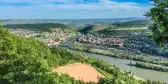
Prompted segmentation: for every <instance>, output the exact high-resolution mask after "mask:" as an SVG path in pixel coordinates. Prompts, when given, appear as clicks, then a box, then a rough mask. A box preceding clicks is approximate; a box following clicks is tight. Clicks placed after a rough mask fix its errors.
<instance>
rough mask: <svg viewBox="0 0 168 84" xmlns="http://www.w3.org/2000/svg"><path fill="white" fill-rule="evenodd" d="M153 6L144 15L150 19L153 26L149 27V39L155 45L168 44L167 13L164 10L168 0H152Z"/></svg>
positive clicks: (167, 5)
mask: <svg viewBox="0 0 168 84" xmlns="http://www.w3.org/2000/svg"><path fill="white" fill-rule="evenodd" d="M152 1H154V6H153V7H152V8H151V9H150V11H149V12H147V13H146V14H145V16H146V17H149V18H151V20H152V21H153V24H152V25H151V26H150V27H149V29H150V30H151V38H152V39H153V40H154V41H155V42H156V43H157V44H164V43H168V13H166V11H165V8H167V7H168V0H152Z"/></svg>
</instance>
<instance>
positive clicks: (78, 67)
mask: <svg viewBox="0 0 168 84" xmlns="http://www.w3.org/2000/svg"><path fill="white" fill-rule="evenodd" d="M52 70H53V71H54V72H58V73H60V74H68V75H70V76H71V77H74V78H75V79H76V80H83V81H84V82H98V80H99V78H104V76H103V75H102V74H101V73H99V72H98V71H97V70H96V69H95V68H93V67H92V66H91V65H89V64H81V63H76V64H71V65H67V66H62V67H58V68H52Z"/></svg>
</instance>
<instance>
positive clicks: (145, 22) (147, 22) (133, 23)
mask: <svg viewBox="0 0 168 84" xmlns="http://www.w3.org/2000/svg"><path fill="white" fill-rule="evenodd" d="M150 24H152V21H151V20H135V21H127V22H121V23H114V24H113V25H115V26H116V27H148V26H150Z"/></svg>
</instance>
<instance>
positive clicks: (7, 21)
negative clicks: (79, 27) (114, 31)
mask: <svg viewBox="0 0 168 84" xmlns="http://www.w3.org/2000/svg"><path fill="white" fill-rule="evenodd" d="M131 20H148V19H147V18H136V17H128V18H103V19H2V20H0V21H2V22H3V24H4V25H5V24H34V23H65V24H68V23H72V22H76V23H80V22H82V23H88V22H105V23H106V22H107V23H115V22H123V21H131Z"/></svg>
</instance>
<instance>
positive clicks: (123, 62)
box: [60, 37, 168, 83]
mask: <svg viewBox="0 0 168 84" xmlns="http://www.w3.org/2000/svg"><path fill="white" fill-rule="evenodd" d="M76 38H78V37H76ZM76 38H74V39H76ZM74 39H71V40H69V41H67V43H65V44H63V45H61V46H60V47H61V48H65V49H67V51H69V52H75V53H84V54H85V55H87V56H88V57H92V58H99V59H101V60H103V61H107V62H109V63H110V64H111V65H115V66H116V67H118V68H119V69H120V70H122V71H124V70H126V71H131V72H132V73H133V74H135V75H136V76H138V77H141V78H143V79H149V80H151V81H161V82H166V83H168V73H167V72H159V71H154V70H147V69H142V68H137V67H134V66H129V65H128V64H129V63H130V61H129V60H127V59H118V58H113V57H108V56H104V55H99V54H94V53H88V52H81V51H75V50H71V49H69V48H68V45H70V44H71V43H72V42H73V40H74ZM133 62H134V61H133Z"/></svg>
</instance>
